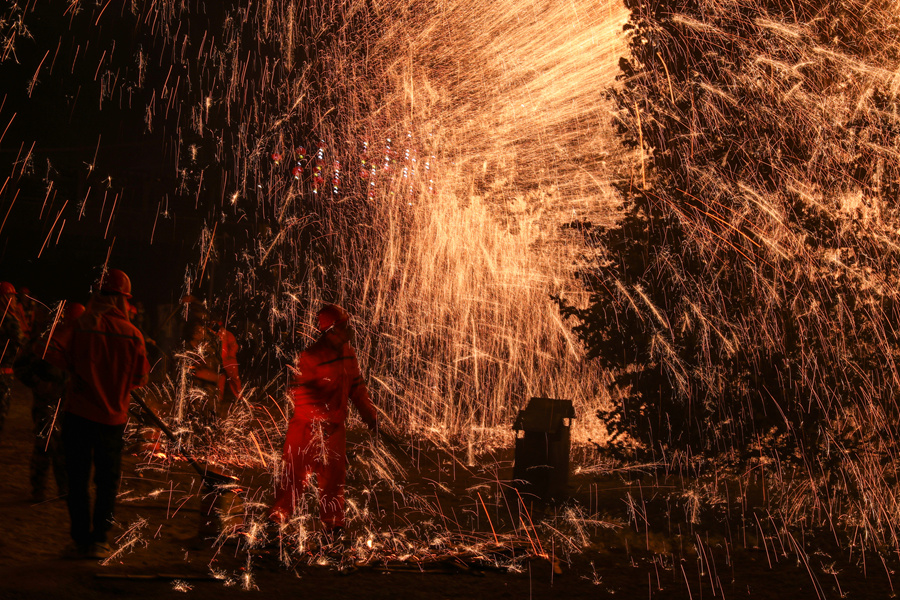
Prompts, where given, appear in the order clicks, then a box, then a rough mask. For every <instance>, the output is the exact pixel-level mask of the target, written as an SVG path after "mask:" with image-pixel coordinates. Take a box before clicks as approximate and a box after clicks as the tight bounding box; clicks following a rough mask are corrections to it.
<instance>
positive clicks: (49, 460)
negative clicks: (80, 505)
mask: <svg viewBox="0 0 900 600" xmlns="http://www.w3.org/2000/svg"><path fill="white" fill-rule="evenodd" d="M84 311H85V308H84V305H83V304H79V303H78V302H67V303H66V304H65V308H64V316H63V319H62V322H60V323H58V324H57V325H56V327H51V329H50V331H48V332H47V333H45V334H44V335H42V336H39V337H37V339H35V340H34V341H33V342H32V343H31V344H30V345H29V346H30V353H31V354H30V358H31V362H30V365H31V373H30V378H29V386H30V387H31V393H32V396H33V398H32V399H33V403H32V405H31V421H32V424H33V426H34V448H33V449H32V452H31V465H30V475H31V501H32V502H35V503H38V502H43V501H44V498H45V494H44V490H45V489H46V487H47V474H48V472H49V471H50V467H51V466H52V467H53V478H54V479H55V480H56V491H57V494H58V495H59V496H60V497H62V496H65V495H66V494H67V493H68V489H69V486H68V483H67V482H66V469H65V462H64V461H63V453H62V447H61V443H60V439H59V438H60V433H59V432H60V424H59V415H60V410H59V408H60V406H61V403H62V398H63V396H64V395H65V373H64V372H63V371H61V370H60V369H57V368H55V367H52V366H50V365H49V363H47V362H46V361H45V360H44V357H45V356H46V354H47V352H48V350H49V349H50V346H51V344H52V343H53V340H54V338H57V337H58V336H59V334H60V333H61V332H62V331H63V330H65V328H66V327H71V326H72V324H73V323H74V322H75V321H76V320H77V319H78V318H79V317H81V315H83V314H84Z"/></svg>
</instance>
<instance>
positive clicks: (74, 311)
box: [65, 302, 85, 322]
mask: <svg viewBox="0 0 900 600" xmlns="http://www.w3.org/2000/svg"><path fill="white" fill-rule="evenodd" d="M84 310H85V308H84V304H79V303H78V302H67V303H66V313H65V320H66V322H71V321H74V320H75V319H77V318H78V317H80V316H81V315H83V314H84Z"/></svg>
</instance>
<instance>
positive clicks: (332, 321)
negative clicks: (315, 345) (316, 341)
mask: <svg viewBox="0 0 900 600" xmlns="http://www.w3.org/2000/svg"><path fill="white" fill-rule="evenodd" d="M317 316H318V318H319V331H323V332H324V331H328V330H329V329H331V328H332V327H334V326H335V325H337V324H338V323H346V322H347V321H349V320H350V313H348V312H347V311H346V310H344V309H343V308H341V307H340V306H338V305H337V304H326V305H325V306H323V307H322V310H320V311H319V314H318V315H317Z"/></svg>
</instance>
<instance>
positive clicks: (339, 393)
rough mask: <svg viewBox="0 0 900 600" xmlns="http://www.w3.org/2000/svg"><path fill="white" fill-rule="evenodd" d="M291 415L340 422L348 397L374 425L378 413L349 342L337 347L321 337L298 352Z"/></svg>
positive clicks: (296, 417) (341, 421)
mask: <svg viewBox="0 0 900 600" xmlns="http://www.w3.org/2000/svg"><path fill="white" fill-rule="evenodd" d="M291 396H292V397H293V400H294V418H295V419H301V420H304V421H326V422H329V423H343V422H344V420H345V419H346V418H347V413H348V412H349V405H348V403H347V400H348V399H349V400H351V401H352V402H353V405H354V406H356V409H357V410H358V411H359V414H360V416H361V417H362V420H363V421H364V422H365V423H366V425H368V426H369V427H375V423H376V421H377V415H376V413H375V406H374V405H373V404H372V399H371V398H370V397H369V390H368V388H367V387H366V383H365V381H363V378H362V373H361V372H360V370H359V362H358V361H357V360H356V352H354V351H353V348H352V347H351V346H350V344H343V345H342V346H341V347H340V348H334V347H332V346H331V345H329V344H328V343H327V342H326V341H325V339H324V338H323V339H320V340H319V341H317V342H315V343H314V344H313V345H311V346H310V347H309V348H307V349H306V350H304V351H303V352H301V353H300V355H299V356H298V357H297V362H296V364H295V366H294V368H293V369H292V376H291Z"/></svg>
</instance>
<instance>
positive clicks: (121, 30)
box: [0, 2, 224, 304]
mask: <svg viewBox="0 0 900 600" xmlns="http://www.w3.org/2000/svg"><path fill="white" fill-rule="evenodd" d="M28 4H32V6H26V8H25V10H27V11H28V12H27V14H26V15H25V18H24V23H25V27H26V28H27V31H23V30H22V29H21V28H19V29H18V31H17V30H16V29H17V28H16V26H15V20H16V17H17V16H18V17H21V16H22V15H21V8H19V9H18V11H17V10H16V9H15V8H10V7H9V5H8V4H7V3H4V6H3V8H2V10H3V11H4V14H3V15H2V16H0V18H5V19H6V23H5V24H4V26H3V27H4V31H3V38H2V39H3V40H4V42H5V43H6V46H5V48H4V50H3V52H4V53H5V54H4V55H2V58H3V60H2V62H0V82H2V87H0V135H2V140H0V168H2V175H0V184H2V185H4V189H3V191H2V193H0V218H4V217H5V218H6V223H5V225H4V226H3V229H2V231H0V279H4V280H8V281H11V282H12V283H13V284H14V285H16V286H17V287H20V286H27V287H29V288H30V289H31V291H32V294H33V295H34V296H35V297H37V298H38V299H40V300H41V301H43V302H46V303H48V304H49V303H52V302H55V301H58V300H61V299H68V300H78V301H84V300H86V298H87V292H88V289H89V285H90V283H91V281H92V280H93V279H94V278H95V277H96V275H97V273H98V272H99V268H100V266H101V265H103V263H104V262H105V261H106V258H107V255H109V256H110V259H109V264H110V265H111V266H114V267H117V268H121V269H123V270H125V271H126V272H127V273H129V274H130V275H131V277H132V282H133V286H134V291H135V295H136V299H141V300H143V301H144V302H145V303H148V304H157V303H162V302H171V301H172V300H173V299H177V298H178V297H180V296H181V294H182V288H183V285H184V284H183V280H184V273H185V266H186V264H187V263H188V261H191V260H196V257H197V256H198V254H199V250H198V238H199V233H200V231H201V229H202V228H203V227H204V225H207V224H210V222H211V220H212V219H215V218H220V219H221V215H218V214H217V210H216V208H215V207H216V204H217V203H216V200H219V199H221V189H218V190H217V189H216V187H215V181H216V179H215V178H214V177H209V178H208V180H207V181H211V182H212V183H205V184H202V185H199V186H198V185H196V184H195V185H190V186H184V185H180V184H182V183H183V182H182V181H181V178H180V177H179V167H178V157H179V153H180V152H182V151H183V150H184V148H185V147H186V146H187V145H188V144H189V143H191V140H190V139H189V137H188V136H187V135H186V134H185V133H184V132H183V131H181V130H179V128H178V123H179V122H180V121H181V122H183V115H182V111H183V110H185V109H187V107H186V106H185V105H186V104H187V102H186V101H185V98H189V97H190V94H189V93H186V94H184V97H182V95H181V94H179V95H178V97H174V96H175V95H174V94H173V95H172V96H173V97H165V98H161V97H159V96H160V93H159V91H158V90H159V89H164V88H163V84H164V82H165V81H166V79H167V78H169V79H171V80H174V79H176V78H178V77H180V78H181V79H182V83H181V87H180V89H184V90H185V91H186V92H189V91H190V82H189V79H190V73H189V72H188V71H189V67H187V66H186V63H187V62H188V61H185V60H184V59H183V58H182V57H179V56H177V52H175V51H173V49H172V48H171V47H169V46H168V42H167V40H166V36H165V35H159V34H160V33H161V31H160V30H159V29H158V28H157V29H154V27H158V24H154V23H146V22H142V21H141V18H140V17H139V16H137V15H135V14H133V13H132V12H131V10H130V9H128V8H127V5H128V3H125V2H111V3H107V4H106V6H101V5H97V6H89V7H83V9H82V10H80V11H79V12H78V13H77V14H73V11H66V10H65V3H57V2H36V3H26V5H28ZM213 4H217V5H219V4H220V3H213ZM219 10H220V11H222V12H224V11H223V10H222V9H221V6H220V8H219ZM17 12H18V15H16V13H17ZM187 14H189V18H187V19H182V25H183V27H185V28H186V29H189V31H190V35H191V36H192V37H193V36H194V35H195V34H196V36H197V39H199V38H200V36H202V35H203V34H204V33H205V32H206V31H207V30H208V29H210V30H215V28H216V27H219V28H221V19H222V18H223V14H216V15H210V14H209V13H208V10H207V7H206V5H205V4H204V3H198V6H197V7H196V8H192V9H191V11H190V12H189V13H187ZM10 15H12V17H13V18H11V19H10V18H9V17H10ZM35 73H37V78H36V81H35V80H34V76H35ZM170 85H171V82H170ZM104 90H111V93H105V91H104ZM148 106H153V107H154V111H153V117H152V118H150V119H148ZM148 120H149V121H150V123H149V126H148V122H147V121H148ZM4 130H5V131H4ZM26 156H28V157H29V160H27V161H25V160H24V157H26ZM202 166H203V167H204V169H206V170H207V171H208V173H209V172H212V171H214V170H215V166H212V167H211V166H210V165H209V164H208V161H207V164H203V165H202ZM208 173H207V175H208ZM185 174H186V175H187V178H188V180H191V179H193V180H196V176H197V173H192V172H186V173H185ZM3 182H5V183H3ZM194 183H195V181H194ZM188 188H190V189H188ZM217 196H218V198H217ZM111 215H112V219H110V216H111ZM60 230H62V233H61V235H60ZM222 231H224V228H222ZM210 267H211V270H212V272H214V271H215V265H214V263H211V265H210ZM207 283H208V282H207Z"/></svg>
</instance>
